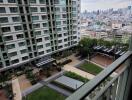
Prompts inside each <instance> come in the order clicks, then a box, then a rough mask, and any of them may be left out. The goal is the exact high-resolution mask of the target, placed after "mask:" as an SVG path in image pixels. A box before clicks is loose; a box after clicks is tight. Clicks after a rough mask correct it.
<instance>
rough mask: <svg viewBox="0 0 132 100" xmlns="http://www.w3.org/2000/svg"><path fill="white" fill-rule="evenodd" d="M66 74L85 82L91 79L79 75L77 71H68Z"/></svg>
mask: <svg viewBox="0 0 132 100" xmlns="http://www.w3.org/2000/svg"><path fill="white" fill-rule="evenodd" d="M64 75H65V76H67V77H70V78H73V79H76V80H78V81H82V82H84V83H85V82H87V81H89V80H88V79H86V78H84V77H82V76H80V75H78V74H76V73H73V72H66V73H65V74H64Z"/></svg>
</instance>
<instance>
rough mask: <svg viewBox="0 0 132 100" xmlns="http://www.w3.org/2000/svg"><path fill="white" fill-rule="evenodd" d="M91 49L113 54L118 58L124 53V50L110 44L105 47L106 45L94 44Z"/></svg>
mask: <svg viewBox="0 0 132 100" xmlns="http://www.w3.org/2000/svg"><path fill="white" fill-rule="evenodd" d="M93 49H94V51H95V52H101V53H104V54H107V55H109V56H115V57H116V58H119V57H120V56H122V55H123V54H125V53H126V51H125V50H121V49H120V48H115V47H114V46H111V48H107V47H106V46H94V47H93Z"/></svg>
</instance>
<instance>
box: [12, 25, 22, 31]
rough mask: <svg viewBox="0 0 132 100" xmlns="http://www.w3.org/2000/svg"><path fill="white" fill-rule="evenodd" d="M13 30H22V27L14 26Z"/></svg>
mask: <svg viewBox="0 0 132 100" xmlns="http://www.w3.org/2000/svg"><path fill="white" fill-rule="evenodd" d="M14 28H15V31H19V30H22V26H14Z"/></svg>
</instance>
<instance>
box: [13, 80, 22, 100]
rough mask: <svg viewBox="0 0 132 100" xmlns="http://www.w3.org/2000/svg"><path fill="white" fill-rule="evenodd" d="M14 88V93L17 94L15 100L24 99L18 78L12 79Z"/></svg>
mask: <svg viewBox="0 0 132 100" xmlns="http://www.w3.org/2000/svg"><path fill="white" fill-rule="evenodd" d="M12 90H13V94H15V96H14V100H22V95H21V90H20V85H19V82H18V78H16V79H13V80H12Z"/></svg>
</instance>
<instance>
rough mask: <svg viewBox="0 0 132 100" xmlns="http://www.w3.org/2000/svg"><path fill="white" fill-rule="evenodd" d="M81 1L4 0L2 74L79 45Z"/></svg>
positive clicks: (0, 52) (0, 30) (0, 43)
mask: <svg viewBox="0 0 132 100" xmlns="http://www.w3.org/2000/svg"><path fill="white" fill-rule="evenodd" d="M79 24H80V0H0V71H2V70H6V69H9V68H12V67H16V66H19V65H22V64H23V63H28V62H30V61H33V60H36V59H39V58H43V57H45V56H47V55H52V54H53V53H56V52H59V51H61V50H65V49H68V48H70V47H73V46H75V45H77V44H78V41H79V39H80V32H79V30H80V26H79Z"/></svg>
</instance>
